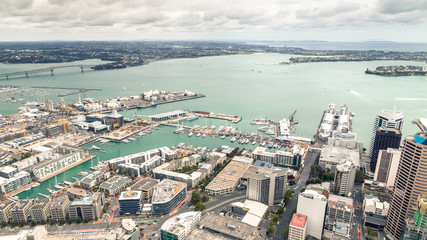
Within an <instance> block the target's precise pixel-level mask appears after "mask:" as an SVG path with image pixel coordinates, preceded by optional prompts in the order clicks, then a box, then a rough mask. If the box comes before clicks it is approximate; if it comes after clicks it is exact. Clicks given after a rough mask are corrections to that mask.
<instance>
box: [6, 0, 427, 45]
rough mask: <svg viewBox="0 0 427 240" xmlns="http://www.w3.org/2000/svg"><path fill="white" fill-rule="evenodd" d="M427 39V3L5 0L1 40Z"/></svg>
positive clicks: (362, 0)
mask: <svg viewBox="0 0 427 240" xmlns="http://www.w3.org/2000/svg"><path fill="white" fill-rule="evenodd" d="M144 39H171V40H172V39H212V40H326V41H366V40H390V41H400V42H427V0H257V1H255V0H0V41H16V40H24V41H36V40H144Z"/></svg>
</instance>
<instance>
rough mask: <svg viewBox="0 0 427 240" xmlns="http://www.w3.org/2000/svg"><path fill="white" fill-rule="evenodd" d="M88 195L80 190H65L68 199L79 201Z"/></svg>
mask: <svg viewBox="0 0 427 240" xmlns="http://www.w3.org/2000/svg"><path fill="white" fill-rule="evenodd" d="M88 194H89V193H88V192H87V191H86V190H84V189H81V188H73V187H71V188H69V189H68V190H67V195H68V197H69V198H70V199H81V198H84V197H86V196H87V195H88Z"/></svg>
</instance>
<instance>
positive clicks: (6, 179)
mask: <svg viewBox="0 0 427 240" xmlns="http://www.w3.org/2000/svg"><path fill="white" fill-rule="evenodd" d="M30 183H31V174H30V173H28V172H26V171H19V172H18V170H17V169H16V168H14V167H11V166H5V167H2V168H0V193H1V194H8V193H10V192H12V191H15V190H17V189H20V188H22V187H25V186H27V185H28V184H30Z"/></svg>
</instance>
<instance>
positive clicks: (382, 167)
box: [374, 148, 402, 187]
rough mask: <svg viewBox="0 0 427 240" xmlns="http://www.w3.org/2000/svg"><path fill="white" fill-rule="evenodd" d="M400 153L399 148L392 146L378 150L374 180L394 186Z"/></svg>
mask: <svg viewBox="0 0 427 240" xmlns="http://www.w3.org/2000/svg"><path fill="white" fill-rule="evenodd" d="M401 153H402V151H401V150H398V149H393V148H388V149H387V150H380V151H379V152H378V162H377V166H376V168H375V175H374V181H376V182H382V183H385V184H387V185H388V186H391V187H393V186H394V182H395V180H396V174H397V169H398V167H399V162H400V155H401Z"/></svg>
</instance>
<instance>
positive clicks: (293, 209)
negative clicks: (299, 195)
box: [291, 206, 297, 214]
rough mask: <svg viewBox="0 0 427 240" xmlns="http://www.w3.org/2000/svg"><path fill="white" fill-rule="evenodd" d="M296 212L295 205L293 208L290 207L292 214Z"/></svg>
mask: <svg viewBox="0 0 427 240" xmlns="http://www.w3.org/2000/svg"><path fill="white" fill-rule="evenodd" d="M296 212H297V206H295V207H294V208H292V211H291V213H292V214H294V213H296Z"/></svg>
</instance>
